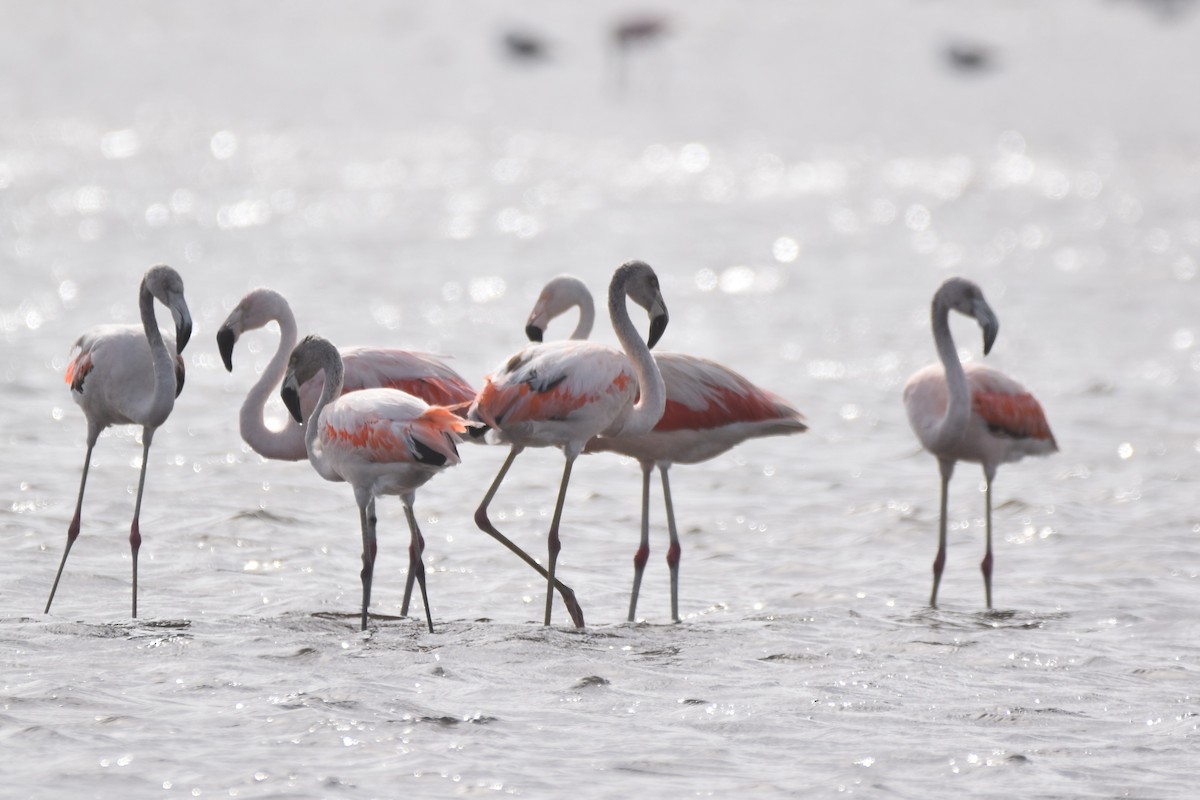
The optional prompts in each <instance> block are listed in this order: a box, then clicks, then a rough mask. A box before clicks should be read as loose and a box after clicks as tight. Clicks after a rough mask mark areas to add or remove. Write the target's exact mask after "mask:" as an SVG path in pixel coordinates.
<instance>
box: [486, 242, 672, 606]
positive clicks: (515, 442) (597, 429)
mask: <svg viewBox="0 0 1200 800" xmlns="http://www.w3.org/2000/svg"><path fill="white" fill-rule="evenodd" d="M627 297H628V298H629V299H632V300H633V301H634V302H635V303H637V304H638V305H640V306H642V307H643V308H645V309H646V310H647V311H648V312H649V314H650V335H649V338H648V340H647V342H643V341H642V339H641V338H640V337H639V336H638V334H637V331H636V330H635V329H634V327H633V323H632V322H631V321H630V319H629V311H628V309H627V308H626V298H627ZM608 311H609V316H610V317H611V319H612V324H613V328H614V329H615V331H616V334H617V339H618V340H619V341H620V343H621V347H622V350H617V349H615V348H612V347H609V346H607V345H602V344H596V343H593V342H578V341H577V342H555V343H550V344H534V345H530V346H528V347H526V348H525V349H523V350H521V351H520V352H518V353H516V354H515V355H513V356H512V357H511V358H509V359H508V360H507V361H505V362H504V363H503V364H501V365H500V366H499V367H497V368H496V370H495V371H493V372H492V374H491V375H489V376H488V377H487V379H486V382H485V384H484V387H483V389H482V390H480V392H479V395H478V397H476V399H475V402H474V403H473V404H472V406H471V411H470V416H471V418H472V419H479V420H482V421H483V422H485V423H487V424H488V425H489V426H491V427H492V428H493V429H494V430H495V431H496V432H497V433H498V435H499V437H500V438H501V440H502V441H507V442H508V443H509V444H511V445H512V450H511V451H510V452H509V455H508V458H507V459H506V460H505V462H504V465H503V466H502V467H501V468H500V472H499V473H498V474H497V475H496V478H495V480H494V481H493V482H492V485H491V486H490V487H489V488H488V491H487V494H485V495H484V498H483V501H482V502H481V503H480V505H479V509H478V510H477V511H476V512H475V522H476V524H477V525H478V526H479V527H480V528H481V529H482V530H484V531H485V532H487V533H489V534H490V535H492V536H493V537H496V538H497V539H499V540H500V541H501V542H502V543H504V544H505V546H507V547H510V549H511V548H513V545H512V544H511V543H510V542H508V540H507V539H505V538H504V537H503V536H502V535H501V534H500V532H499V531H498V530H496V528H495V526H493V525H492V524H491V522H490V521H489V520H488V516H487V508H488V505H489V504H490V503H491V501H492V498H493V497H494V496H495V494H496V491H497V489H499V487H500V483H501V482H502V481H503V480H504V476H505V474H506V473H507V472H508V469H509V467H511V466H512V463H513V460H514V459H516V457H517V455H519V454H520V452H521V451H522V450H523V449H524V448H525V447H558V448H560V449H561V450H562V451H563V455H564V457H565V462H566V463H565V465H564V467H563V475H562V481H561V483H560V484H559V490H558V501H557V503H556V505H555V508H554V517H553V519H552V521H551V523H550V530H549V532H548V534H547V537H546V538H547V549H548V551H549V562H548V567H547V569H545V570H544V572H545V574H546V581H547V583H546V613H545V624H546V625H549V624H550V619H551V611H552V609H553V604H554V588H555V587H556V586H558V588H559V590H560V592H561V593H562V595H563V600H564V602H566V604H567V608H568V610H569V611H571V616H572V619H573V620H574V622H575V624H576V625H580V626H581V625H582V624H583V616H582V613H581V612H580V611H579V608H578V604H577V603H575V600H574V593H570V594H568V592H565V591H562V589H563V588H564V587H562V586H561V585H560V584H557V583H556V580H555V571H556V567H557V563H558V554H559V550H560V549H561V543H560V539H559V523H560V521H561V519H562V512H563V504H564V502H565V500H566V493H567V484H568V482H569V481H570V479H571V467H572V465H573V464H574V463H575V459H576V458H577V457H578V456H579V454H580V453H581V452H583V448H584V446H585V445H586V444H587V442H588V441H589V440H591V439H592V438H593V437H596V436H601V435H603V436H617V435H634V434H637V433H644V432H646V431H648V430H650V429H651V428H653V427H654V424H655V423H656V422H658V420H659V418H660V417H661V416H662V413H663V408H664V406H665V404H666V390H665V388H664V387H663V380H662V375H661V374H660V373H659V370H658V366H657V365H656V364H655V362H654V358H653V357H652V356H651V355H650V349H649V348H650V347H653V346H654V344H655V343H656V342H657V341H658V338H659V337H660V336H661V335H662V332H663V330H665V329H666V326H667V319H668V317H667V308H666V303H664V302H663V298H662V292H661V291H660V290H659V286H658V277H657V276H656V275H655V274H654V270H652V269H651V268H650V267H649V266H648V265H646V264H645V263H643V262H640V261H630V262H628V263H626V264H623V265H622V266H620V267H618V268H617V270H616V272H614V273H613V277H612V281H611V283H610V284H609V290H608ZM635 399H636V402H635ZM514 552H515V550H514ZM534 566H535V568H538V569H539V571H541V570H540V567H539V566H538V565H537V564H536V562H534Z"/></svg>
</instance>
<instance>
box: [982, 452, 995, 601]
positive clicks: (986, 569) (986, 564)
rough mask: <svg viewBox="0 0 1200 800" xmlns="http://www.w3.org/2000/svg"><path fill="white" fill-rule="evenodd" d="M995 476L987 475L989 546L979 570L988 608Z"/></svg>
mask: <svg viewBox="0 0 1200 800" xmlns="http://www.w3.org/2000/svg"><path fill="white" fill-rule="evenodd" d="M992 472H993V474H991V475H987V493H986V497H987V499H986V501H985V503H986V508H987V534H986V536H987V540H986V541H987V546H986V549H985V550H984V554H983V562H982V563H980V565H979V569H980V571H982V572H983V592H984V595H985V596H986V598H987V607H988V608H989V609H990V608H991V607H992V478H993V477H994V470H993V471H992Z"/></svg>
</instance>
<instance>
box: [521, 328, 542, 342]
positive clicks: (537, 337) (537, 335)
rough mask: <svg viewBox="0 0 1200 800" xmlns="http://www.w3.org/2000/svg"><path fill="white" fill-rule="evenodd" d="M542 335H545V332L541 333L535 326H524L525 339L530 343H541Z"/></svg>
mask: <svg viewBox="0 0 1200 800" xmlns="http://www.w3.org/2000/svg"><path fill="white" fill-rule="evenodd" d="M544 333H545V331H543V330H542V329H541V328H539V327H538V326H537V325H526V326H525V336H526V337H527V338H528V339H529V341H531V342H538V343H541V341H542V335H543V334H544Z"/></svg>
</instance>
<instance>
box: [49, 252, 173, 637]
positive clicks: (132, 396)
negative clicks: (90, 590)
mask: <svg viewBox="0 0 1200 800" xmlns="http://www.w3.org/2000/svg"><path fill="white" fill-rule="evenodd" d="M156 299H157V300H158V301H159V302H160V303H162V304H163V305H165V306H166V307H167V308H169V309H170V310H171V316H172V317H173V318H174V321H175V339H174V340H173V341H172V340H171V339H170V338H167V339H164V337H163V335H162V333H161V332H160V331H159V330H158V322H157V320H156V319H155V316H154V301H155V300H156ZM138 309H139V311H140V313H141V319H142V324H141V325H101V326H99V327H96V328H93V329H92V330H90V331H88V332H87V333H85V334H83V335H82V336H80V337H79V338H78V339H77V340H76V341H75V344H74V345H73V347H72V350H73V353H74V356H73V358H72V359H71V362H70V363H69V364H68V365H67V374H66V380H67V383H68V384H70V386H71V397H72V399H74V400H75V402H76V403H77V404H78V405H79V407H80V408H82V409H83V413H84V416H86V417H87V453H86V455H84V457H83V477H82V478H80V480H79V497H78V499H77V500H76V501H75V515H74V516H73V517H72V518H71V524H70V526H69V527H68V528H67V544H66V547H65V548H64V549H63V554H62V560H61V561H60V562H59V564H58V572H57V573H56V574H55V576H54V585H53V586H51V587H50V597H49V599H48V600H46V610H45V612H44V613H46V614H49V613H50V604H51V603H53V602H54V593H55V592H57V591H58V581H59V579H60V578H62V573H63V567H65V566H66V564H67V556H68V555H69V554H70V552H71V546H72V545H74V544H75V539H76V538H78V536H79V520H80V513H81V511H82V510H83V491H84V487H86V486H87V476H88V467H89V466H91V463H92V449H93V448H94V447H95V446H96V440H97V439H98V438H99V437H100V433H101V432H102V431H103V430H104V429H105V428H107V427H108V426H109V425H141V426H142V466H141V471H140V474H139V475H138V489H137V499H136V500H135V501H134V505H133V523H132V524H131V526H130V528H129V551H130V553H131V555H132V559H133V616H134V617H135V618H136V617H137V595H138V550H139V549H140V548H141V545H142V535H141V532H140V530H139V528H138V518H139V517H140V516H141V511H142V491H143V489H144V488H145V486H146V465H147V464H148V463H149V462H150V442H151V441H152V440H153V439H154V432H155V431H156V430H158V428H159V426H160V425H162V424H163V423H164V422H166V421H167V417H168V416H169V415H170V413H171V409H172V408H174V407H175V398H176V397H177V396H178V395H179V392H180V391H181V390H182V389H183V359H181V358H180V357H179V353H180V352H182V351H183V348H184V346H185V345H187V341H188V338H189V337H190V336H191V335H192V316H191V313H190V312H189V311H188V307H187V302H186V301H185V300H184V297H183V279H182V278H180V277H179V273H177V272H176V271H175V270H173V269H171V268H170V267H168V266H166V265H165V264H160V265H158V266H155V267H151V268H150V269H149V270H148V271H147V272H146V274H145V276H143V278H142V283H141V287H140V288H139V289H138ZM177 344H178V347H177Z"/></svg>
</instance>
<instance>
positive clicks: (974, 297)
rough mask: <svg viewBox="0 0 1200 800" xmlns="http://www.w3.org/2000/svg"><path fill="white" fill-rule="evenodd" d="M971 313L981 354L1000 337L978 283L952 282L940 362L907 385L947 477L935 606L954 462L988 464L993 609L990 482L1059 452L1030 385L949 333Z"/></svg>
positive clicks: (941, 297) (940, 306) (985, 567)
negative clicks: (971, 358) (1016, 465)
mask: <svg viewBox="0 0 1200 800" xmlns="http://www.w3.org/2000/svg"><path fill="white" fill-rule="evenodd" d="M951 309H953V310H954V311H957V312H959V313H960V314H966V315H967V316H969V317H972V318H974V319H975V321H976V322H978V323H979V327H980V328H982V329H983V353H984V355H987V354H988V353H989V352H990V351H991V349H992V343H993V342H995V340H996V333H997V332H998V331H999V328H1000V323H999V321H998V320H997V319H996V315H995V314H994V313H993V312H992V309H991V307H989V306H988V304H987V301H986V300H984V298H983V292H982V291H981V290H980V288H979V287H978V286H976V285H975V284H974V283H971V282H970V281H968V280H965V279H963V278H950V279H949V280H947V281H946V282H945V283H943V284H942V285H941V287H939V288H938V290H937V292H936V293H935V294H934V296H933V309H932V320H933V340H934V343H935V344H936V346H937V352H938V357H939V358H940V363H936V364H930V365H929V366H927V367H924V368H923V369H921V370H918V371H917V372H916V373H915V374H914V375H913V376H912V377H911V378H909V379H908V383H906V384H905V386H904V409H905V411H907V412H908V422H909V424H910V425H911V426H912V429H913V432H914V433H916V435H917V438H918V439H920V441H921V445H922V446H924V448H925V449H926V450H928V451H929V452H930V453H932V454H933V455H934V457H936V458H937V460H938V468H939V470H940V472H941V479H942V495H941V513H940V517H939V522H938V551H937V556H936V558H934V561H933V591H932V592H931V593H930V596H929V605H931V606H934V607H936V606H937V594H938V585H939V584H940V583H941V580H942V570H943V569H944V567H945V565H946V490H947V488H948V487H949V485H950V477H951V475H953V474H954V464H955V462H956V461H973V462H977V463H979V464H981V465H982V466H983V475H984V478H985V479H986V482H987V484H986V501H985V503H986V509H987V533H986V537H987V546H986V549H985V552H984V557H983V562H982V563H981V564H980V569H981V570H982V572H983V586H984V592H985V594H986V597H987V606H988V608H991V607H992V481H993V480H994V478H995V477H996V468H997V467H999V466H1000V465H1001V464H1004V463H1007V462H1010V461H1019V460H1021V459H1022V458H1024V457H1025V456H1036V455H1046V454H1048V453H1053V452H1055V451H1057V450H1058V445H1057V444H1056V443H1055V441H1054V435H1053V434H1052V433H1051V432H1050V425H1049V423H1047V422H1046V416H1045V414H1043V413H1042V407H1041V406H1040V405H1039V404H1038V401H1037V399H1036V398H1034V396H1033V395H1032V394H1030V393H1029V392H1028V391H1026V390H1025V387H1023V386H1021V384H1019V383H1017V382H1016V381H1014V380H1013V379H1012V378H1009V377H1008V376H1006V375H1004V374H1003V373H1001V372H998V371H997V370H994V369H992V368H990V367H985V366H983V365H982V364H976V363H968V364H966V365H963V364H962V363H960V362H959V360H958V352H957V350H955V348H954V340H953V339H952V338H951V336H950V322H949V317H950V311H951Z"/></svg>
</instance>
